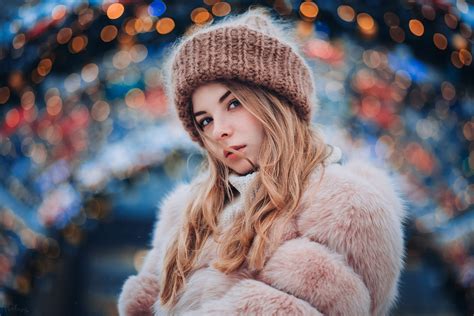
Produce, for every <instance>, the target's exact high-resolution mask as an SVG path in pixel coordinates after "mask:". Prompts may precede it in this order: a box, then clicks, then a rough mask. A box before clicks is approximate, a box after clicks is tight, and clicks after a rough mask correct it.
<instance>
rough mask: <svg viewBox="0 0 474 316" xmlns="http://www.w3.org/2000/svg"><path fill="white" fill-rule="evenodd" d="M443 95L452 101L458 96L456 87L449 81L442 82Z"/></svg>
mask: <svg viewBox="0 0 474 316" xmlns="http://www.w3.org/2000/svg"><path fill="white" fill-rule="evenodd" d="M441 95H442V96H443V99H445V100H446V101H451V100H453V99H454V98H455V97H456V88H454V86H453V84H452V83H450V82H449V81H443V82H442V83H441Z"/></svg>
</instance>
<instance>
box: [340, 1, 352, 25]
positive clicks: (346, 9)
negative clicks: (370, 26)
mask: <svg viewBox="0 0 474 316" xmlns="http://www.w3.org/2000/svg"><path fill="white" fill-rule="evenodd" d="M337 15H338V16H339V17H340V18H341V19H342V20H343V21H346V22H352V21H354V19H355V11H354V9H353V8H352V7H351V6H348V5H340V6H339V7H337Z"/></svg>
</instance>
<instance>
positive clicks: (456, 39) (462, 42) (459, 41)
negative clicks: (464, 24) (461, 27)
mask: <svg viewBox="0 0 474 316" xmlns="http://www.w3.org/2000/svg"><path fill="white" fill-rule="evenodd" d="M451 42H452V44H453V46H454V48H456V49H458V50H460V49H462V48H467V47H468V46H469V42H468V41H467V40H466V39H465V38H464V37H462V36H461V35H459V34H454V35H453V36H452V38H451Z"/></svg>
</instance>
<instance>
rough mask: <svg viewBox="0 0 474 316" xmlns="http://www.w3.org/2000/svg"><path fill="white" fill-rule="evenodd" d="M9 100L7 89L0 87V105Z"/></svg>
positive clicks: (8, 90)
mask: <svg viewBox="0 0 474 316" xmlns="http://www.w3.org/2000/svg"><path fill="white" fill-rule="evenodd" d="M9 98H10V89H9V88H8V87H1V88H0V104H5V103H7V101H8V99H9Z"/></svg>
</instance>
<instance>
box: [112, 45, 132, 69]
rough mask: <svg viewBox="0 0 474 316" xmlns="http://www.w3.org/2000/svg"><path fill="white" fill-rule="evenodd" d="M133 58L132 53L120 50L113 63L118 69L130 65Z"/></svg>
mask: <svg viewBox="0 0 474 316" xmlns="http://www.w3.org/2000/svg"><path fill="white" fill-rule="evenodd" d="M131 61H132V58H131V56H130V53H129V52H128V51H126V50H121V51H118V52H117V53H116V54H115V55H114V57H113V58H112V64H113V65H114V67H115V68H117V69H125V68H127V67H128V65H130V62H131Z"/></svg>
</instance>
